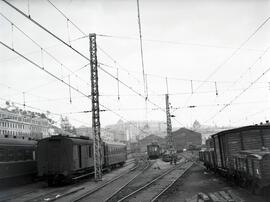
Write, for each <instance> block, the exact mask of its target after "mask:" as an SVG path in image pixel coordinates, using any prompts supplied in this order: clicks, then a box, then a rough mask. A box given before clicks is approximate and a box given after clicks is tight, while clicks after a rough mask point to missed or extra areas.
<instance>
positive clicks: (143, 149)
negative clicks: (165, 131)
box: [137, 135, 166, 152]
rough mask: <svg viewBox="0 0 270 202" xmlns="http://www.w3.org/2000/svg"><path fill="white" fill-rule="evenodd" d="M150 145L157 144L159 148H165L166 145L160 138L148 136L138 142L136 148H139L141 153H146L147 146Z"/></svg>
mask: <svg viewBox="0 0 270 202" xmlns="http://www.w3.org/2000/svg"><path fill="white" fill-rule="evenodd" d="M152 143H157V144H159V145H160V146H161V147H165V145H166V140H165V139H164V138H162V137H159V136H157V135H148V136H146V137H145V138H143V139H141V140H139V142H138V144H137V146H138V147H139V148H140V151H141V152H146V151H147V145H150V144H152Z"/></svg>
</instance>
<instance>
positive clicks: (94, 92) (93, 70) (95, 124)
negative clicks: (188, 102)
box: [89, 34, 102, 180]
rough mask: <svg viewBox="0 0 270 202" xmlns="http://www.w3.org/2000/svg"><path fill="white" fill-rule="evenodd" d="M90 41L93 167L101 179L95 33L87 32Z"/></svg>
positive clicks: (97, 178) (96, 178)
mask: <svg viewBox="0 0 270 202" xmlns="http://www.w3.org/2000/svg"><path fill="white" fill-rule="evenodd" d="M89 41H90V69H91V96H92V130H93V136H94V168H95V180H101V179H102V161H101V138H100V117H99V91H98V64H97V44H96V34H89Z"/></svg>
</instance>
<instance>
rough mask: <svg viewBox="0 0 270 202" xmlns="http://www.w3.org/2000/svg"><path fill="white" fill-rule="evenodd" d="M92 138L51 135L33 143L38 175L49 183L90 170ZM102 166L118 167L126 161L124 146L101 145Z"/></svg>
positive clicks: (64, 179)
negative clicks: (35, 145) (35, 149)
mask: <svg viewBox="0 0 270 202" xmlns="http://www.w3.org/2000/svg"><path fill="white" fill-rule="evenodd" d="M93 147H94V145H93V140H91V139H89V138H78V137H68V136H62V135H57V136H52V137H48V138H45V139H42V140H40V141H39V142H38V145H37V167H38V176H39V177H44V178H45V179H47V181H48V184H49V185H54V184H59V183H61V182H70V181H72V180H74V179H78V178H80V177H81V176H86V175H89V174H90V173H91V172H93V170H94V150H93ZM101 156H102V157H101V162H102V165H103V169H111V168H113V167H116V166H118V165H120V166H122V165H123V164H124V163H125V161H126V160H127V148H126V145H125V144H122V143H106V142H102V144H101Z"/></svg>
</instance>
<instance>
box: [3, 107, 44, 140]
mask: <svg viewBox="0 0 270 202" xmlns="http://www.w3.org/2000/svg"><path fill="white" fill-rule="evenodd" d="M43 115H44V114H43ZM44 116H45V115H44ZM48 129H49V121H48V119H47V118H44V117H42V114H39V113H34V112H30V111H23V110H19V109H12V110H9V109H5V108H0V137H2V138H3V137H4V138H19V139H36V140H37V139H41V138H44V137H47V136H49V133H48Z"/></svg>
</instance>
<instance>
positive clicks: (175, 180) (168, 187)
mask: <svg viewBox="0 0 270 202" xmlns="http://www.w3.org/2000/svg"><path fill="white" fill-rule="evenodd" d="M193 165H194V162H192V164H190V166H188V167H187V168H186V169H185V170H184V172H183V173H182V174H181V175H179V176H178V177H177V178H176V179H174V180H173V181H172V182H171V183H170V184H169V185H168V186H167V187H166V188H165V189H163V190H162V191H161V192H160V193H159V194H158V195H156V196H155V197H154V198H153V199H152V200H151V202H154V201H156V200H157V199H158V198H159V197H161V196H162V195H163V194H164V193H165V192H166V191H167V190H168V189H170V188H171V187H172V186H173V185H174V184H175V183H176V182H177V181H178V180H179V179H180V178H181V177H183V175H184V174H185V173H186V172H187V171H188V170H189V169H190V168H191V167H192V166H193Z"/></svg>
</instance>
